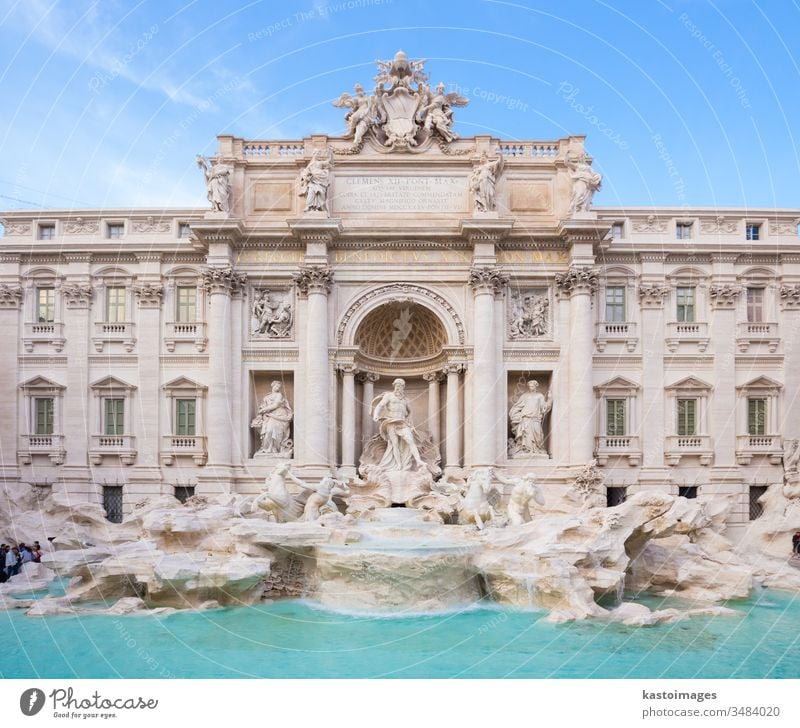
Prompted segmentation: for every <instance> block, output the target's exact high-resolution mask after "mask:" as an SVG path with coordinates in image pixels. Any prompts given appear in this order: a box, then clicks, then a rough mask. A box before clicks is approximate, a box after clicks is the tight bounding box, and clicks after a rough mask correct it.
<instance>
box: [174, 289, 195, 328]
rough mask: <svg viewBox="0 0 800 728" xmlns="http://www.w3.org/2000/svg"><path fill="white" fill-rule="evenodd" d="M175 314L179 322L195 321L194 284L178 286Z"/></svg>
mask: <svg viewBox="0 0 800 728" xmlns="http://www.w3.org/2000/svg"><path fill="white" fill-rule="evenodd" d="M177 315H178V321H179V322H180V323H184V324H186V323H194V322H195V321H197V289H196V288H195V287H194V286H178V311H177Z"/></svg>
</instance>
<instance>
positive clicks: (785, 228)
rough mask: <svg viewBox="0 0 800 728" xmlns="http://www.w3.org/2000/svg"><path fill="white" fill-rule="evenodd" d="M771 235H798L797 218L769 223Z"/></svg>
mask: <svg viewBox="0 0 800 728" xmlns="http://www.w3.org/2000/svg"><path fill="white" fill-rule="evenodd" d="M769 234H770V235H797V220H781V221H778V220H774V221H770V223H769Z"/></svg>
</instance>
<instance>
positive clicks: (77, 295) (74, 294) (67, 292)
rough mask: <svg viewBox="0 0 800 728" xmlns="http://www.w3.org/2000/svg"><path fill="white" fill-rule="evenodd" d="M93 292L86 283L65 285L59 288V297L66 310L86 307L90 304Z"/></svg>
mask: <svg viewBox="0 0 800 728" xmlns="http://www.w3.org/2000/svg"><path fill="white" fill-rule="evenodd" d="M93 292H94V290H93V289H92V287H91V286H90V285H89V284H88V283H65V284H63V285H62V286H61V295H62V296H63V297H64V302H65V303H66V304H67V307H68V308H84V307H88V306H89V304H90V303H91V302H92V294H93Z"/></svg>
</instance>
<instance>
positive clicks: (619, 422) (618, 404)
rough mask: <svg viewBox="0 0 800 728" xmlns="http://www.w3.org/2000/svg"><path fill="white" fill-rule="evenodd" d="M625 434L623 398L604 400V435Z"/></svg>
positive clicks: (615, 435)
mask: <svg viewBox="0 0 800 728" xmlns="http://www.w3.org/2000/svg"><path fill="white" fill-rule="evenodd" d="M624 434H625V400H624V399H607V400H606V435H608V436H610V437H620V436H622V435H624Z"/></svg>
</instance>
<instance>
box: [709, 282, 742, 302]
mask: <svg viewBox="0 0 800 728" xmlns="http://www.w3.org/2000/svg"><path fill="white" fill-rule="evenodd" d="M741 292H742V287H741V286H734V285H731V284H730V283H723V284H713V285H711V286H709V288H708V295H709V296H710V298H711V303H712V305H713V306H716V307H717V308H731V307H732V306H734V305H735V304H736V299H737V297H738V296H739V294H740V293H741Z"/></svg>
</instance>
